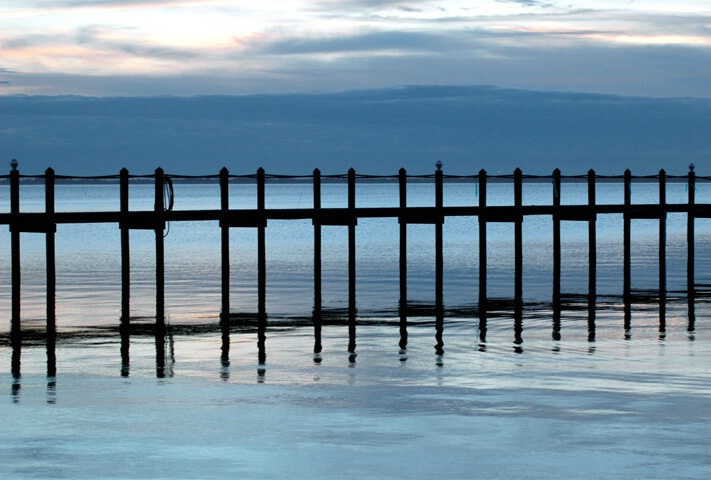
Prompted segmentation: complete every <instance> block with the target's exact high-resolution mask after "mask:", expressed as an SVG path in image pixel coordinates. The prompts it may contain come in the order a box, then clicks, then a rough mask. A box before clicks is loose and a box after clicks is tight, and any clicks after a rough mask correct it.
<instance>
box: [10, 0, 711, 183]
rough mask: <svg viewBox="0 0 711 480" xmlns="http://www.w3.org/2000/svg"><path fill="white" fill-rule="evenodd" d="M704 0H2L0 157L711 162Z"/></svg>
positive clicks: (709, 44)
mask: <svg viewBox="0 0 711 480" xmlns="http://www.w3.org/2000/svg"><path fill="white" fill-rule="evenodd" d="M710 131H711V3H709V2H708V1H707V0H704V1H695V0H672V1H661V0H651V1H649V0H648V1H637V0H630V1H628V0H623V1H607V0H595V1H589V0H568V1H564V2H556V1H537V0H521V1H517V0H478V1H459V0H435V1H424V0H413V1H403V2H400V1H390V0H341V1H334V0H308V1H307V0H289V1H282V0H269V1H267V2H254V1H249V2H246V1H234V0H232V1H226V0H3V1H2V3H1V4H0V164H3V163H9V162H10V160H11V159H13V158H16V159H18V161H20V165H21V171H22V172H23V173H28V174H40V173H42V172H44V170H45V169H46V168H47V167H50V166H51V167H52V168H54V169H55V171H56V172H57V173H58V174H65V175H105V174H114V173H115V172H117V171H118V170H120V168H121V167H124V166H125V167H127V168H129V170H130V171H131V172H135V173H137V174H147V173H151V172H153V171H154V170H155V168H157V167H159V166H160V167H162V168H164V169H165V170H166V172H169V173H176V174H187V175H200V174H205V175H210V174H214V173H215V172H217V171H219V169H220V168H221V167H222V166H227V167H228V168H229V169H230V171H231V172H233V173H239V174H244V173H253V172H255V171H256V170H257V168H259V167H263V168H265V169H266V170H267V172H268V173H275V174H309V173H310V172H311V171H312V170H313V169H314V168H320V169H322V171H324V172H326V173H344V172H345V171H347V169H348V168H349V167H353V168H355V169H356V170H357V171H358V172H361V173H365V174H386V175H389V174H394V173H396V172H397V171H398V169H399V168H400V167H404V168H406V169H408V171H409V172H412V173H416V174H421V173H430V172H431V171H432V170H433V165H434V163H435V161H437V160H439V161H442V162H444V163H445V165H446V167H445V168H446V169H447V173H451V174H461V175H470V174H475V173H477V172H478V171H479V169H481V168H484V169H486V170H487V171H490V172H502V173H507V172H512V171H513V170H514V169H515V168H517V167H519V168H522V169H523V170H524V172H525V173H531V174H550V172H552V171H553V169H555V168H561V170H562V171H563V172H564V174H584V173H586V172H587V171H588V169H591V168H592V169H595V170H596V171H597V172H598V173H601V174H605V175H619V174H621V173H622V172H623V171H624V169H626V168H630V169H631V170H633V172H634V173H639V174H642V175H650V174H656V173H657V172H658V171H659V169H661V168H664V169H666V170H667V172H668V173H669V174H684V173H686V172H687V171H688V169H687V166H688V165H689V164H690V163H695V164H696V165H697V172H698V173H699V174H701V175H709V173H711V160H710V159H711V140H710V138H709V137H710V135H709V132H710Z"/></svg>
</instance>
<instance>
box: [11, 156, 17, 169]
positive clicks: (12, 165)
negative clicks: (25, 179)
mask: <svg viewBox="0 0 711 480" xmlns="http://www.w3.org/2000/svg"><path fill="white" fill-rule="evenodd" d="M17 165H18V162H17V160H16V159H14V158H13V159H12V161H11V162H10V167H11V168H12V169H13V170H17Z"/></svg>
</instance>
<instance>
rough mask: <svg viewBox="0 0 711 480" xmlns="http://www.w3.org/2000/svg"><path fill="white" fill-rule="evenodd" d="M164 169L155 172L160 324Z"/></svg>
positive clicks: (161, 317) (159, 312)
mask: <svg viewBox="0 0 711 480" xmlns="http://www.w3.org/2000/svg"><path fill="white" fill-rule="evenodd" d="M163 183H164V175H163V169H162V168H160V167H158V168H156V172H155V204H154V211H155V213H156V218H155V221H156V222H157V223H156V227H155V234H156V321H157V323H158V324H159V325H161V326H162V325H163V324H164V322H165V244H164V237H163V230H164V229H165V228H164V224H163V222H162V219H163V212H164V209H165V206H164V205H163V188H164V186H163Z"/></svg>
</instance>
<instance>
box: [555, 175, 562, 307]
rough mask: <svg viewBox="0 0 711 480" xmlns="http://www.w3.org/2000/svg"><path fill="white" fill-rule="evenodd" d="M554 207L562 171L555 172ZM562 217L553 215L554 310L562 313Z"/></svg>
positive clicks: (557, 197) (558, 194)
mask: <svg viewBox="0 0 711 480" xmlns="http://www.w3.org/2000/svg"><path fill="white" fill-rule="evenodd" d="M553 206H556V207H558V206H560V169H558V168H556V169H555V170H553ZM560 270H561V245H560V215H558V214H557V213H556V214H553V308H554V310H555V309H556V308H557V309H558V310H559V311H560Z"/></svg>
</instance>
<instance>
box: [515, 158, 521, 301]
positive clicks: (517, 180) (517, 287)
mask: <svg viewBox="0 0 711 480" xmlns="http://www.w3.org/2000/svg"><path fill="white" fill-rule="evenodd" d="M514 205H515V206H516V207H521V206H522V205H523V174H522V172H521V169H520V168H517V169H516V170H515V171H514ZM514 244H515V246H514V249H515V254H514V255H515V274H514V277H515V278H514V281H515V288H514V297H515V300H514V301H515V305H516V309H523V216H521V217H520V218H517V219H516V221H515V223H514Z"/></svg>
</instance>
